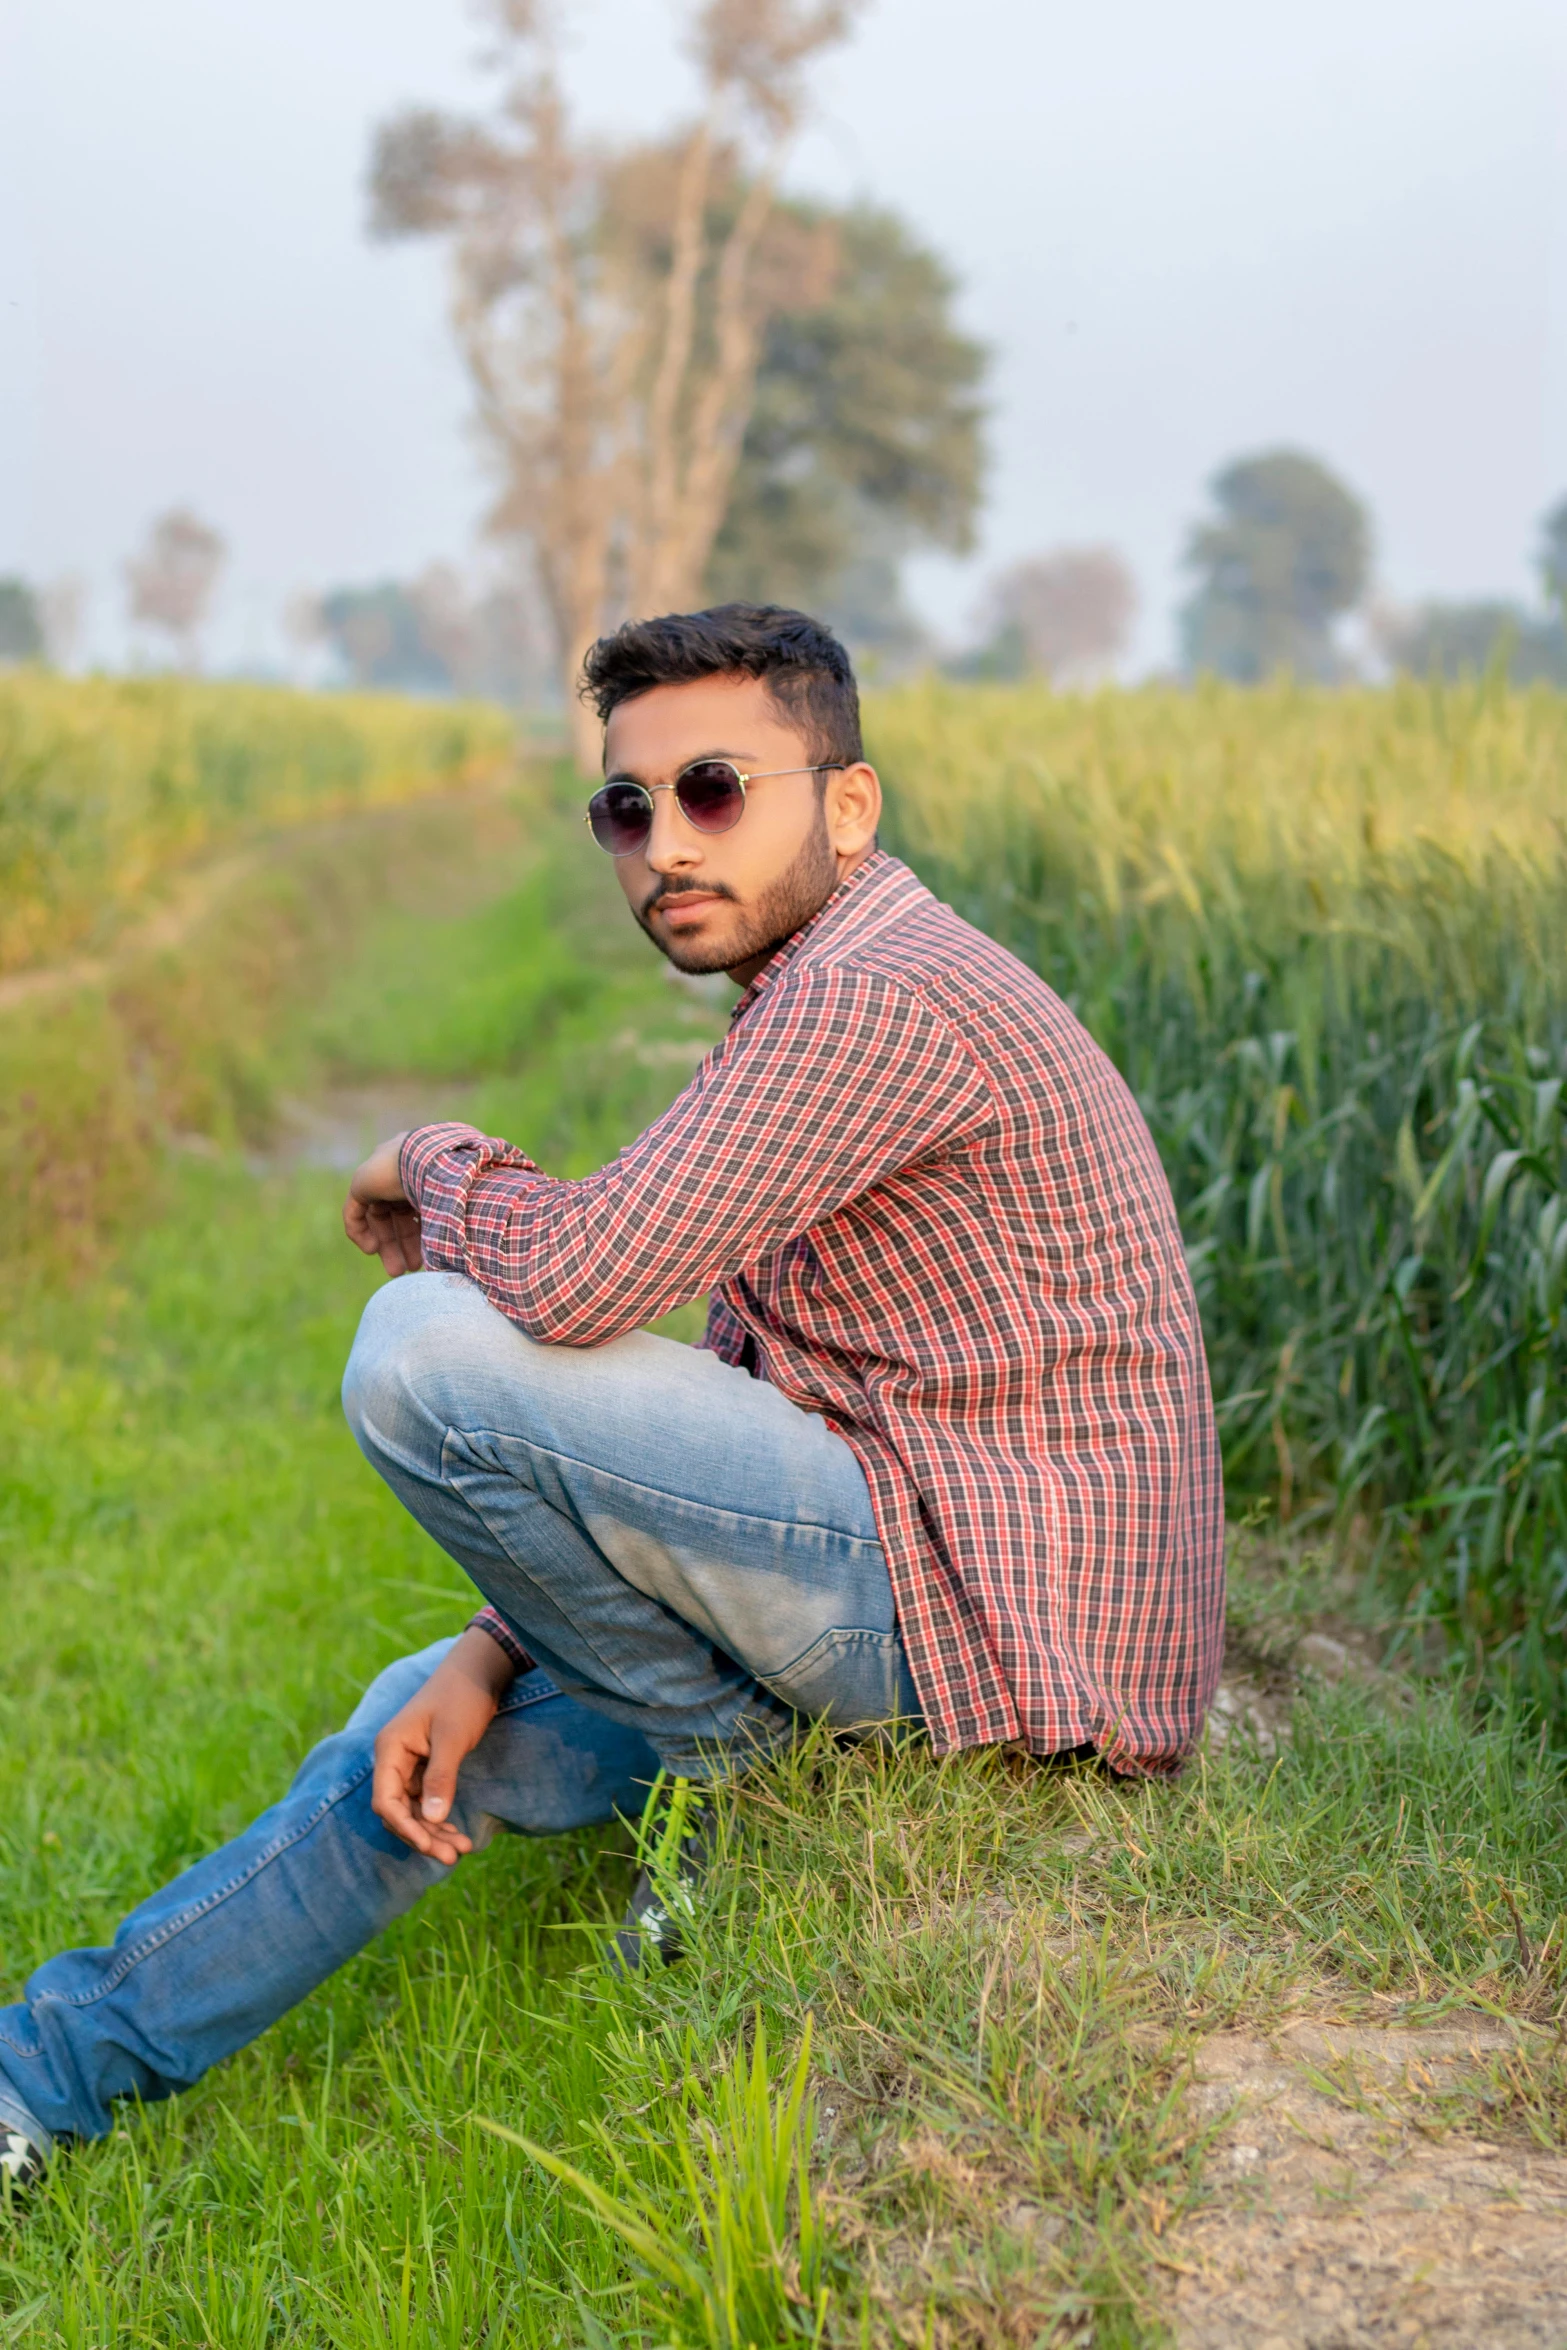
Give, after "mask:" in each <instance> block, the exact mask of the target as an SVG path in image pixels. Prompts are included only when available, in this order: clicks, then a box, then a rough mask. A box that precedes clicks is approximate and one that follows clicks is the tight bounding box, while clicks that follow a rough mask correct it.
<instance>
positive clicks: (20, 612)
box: [0, 579, 44, 661]
mask: <svg viewBox="0 0 1567 2350" xmlns="http://www.w3.org/2000/svg"><path fill="white" fill-rule="evenodd" d="M43 656H44V624H43V615H42V613H41V612H40V611H39V609H38V598H37V597H36V596H35V595H34V593H33V591H32V589H31V588H30V587H29V586H28V585H27V582H26V581H25V580H23V579H0V661H41V660H42V659H43Z"/></svg>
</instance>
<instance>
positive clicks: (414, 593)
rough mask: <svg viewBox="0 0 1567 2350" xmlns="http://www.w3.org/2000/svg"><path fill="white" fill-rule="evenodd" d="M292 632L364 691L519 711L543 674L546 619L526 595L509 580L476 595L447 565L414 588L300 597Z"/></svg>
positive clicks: (388, 586) (388, 585) (395, 584)
mask: <svg viewBox="0 0 1567 2350" xmlns="http://www.w3.org/2000/svg"><path fill="white" fill-rule="evenodd" d="M286 626H287V627H288V630H289V633H290V634H291V635H292V636H293V637H294V638H295V639H296V640H297V641H298V642H299V643H300V644H302V645H309V644H313V643H314V644H320V643H325V644H327V645H328V646H330V648H331V650H332V653H333V654H334V656H335V658H336V661H337V664H338V667H339V669H340V670H341V672H342V674H343V675H344V676H345V677H346V678H347V679H348V680H349V682H350V683H351V684H353V685H356V686H361V687H376V686H379V687H386V688H390V689H394V690H397V691H401V692H405V693H426V694H450V693H459V694H485V695H490V696H493V697H495V698H496V699H498V700H501V701H510V702H519V701H521V700H522V699H523V698H524V695H525V694H526V693H527V692H529V691H534V690H537V686H538V683H539V680H540V675H541V670H542V668H543V664H542V663H541V661H540V659H539V642H538V639H539V616H538V614H537V611H536V609H535V608H534V604H533V601H532V600H531V599H530V598H529V597H528V596H527V595H526V593H525V591H524V590H523V588H522V587H520V586H519V585H518V584H517V583H516V582H514V581H512V580H509V579H508V580H501V581H497V582H495V583H493V584H492V585H490V586H489V587H488V588H486V589H484V590H482V591H479V592H477V593H476V592H474V591H472V590H471V589H470V587H469V586H468V584H467V583H466V582H465V581H464V580H463V579H462V578H460V577H459V575H458V573H457V572H456V571H454V570H453V569H452V567H451V566H450V565H449V564H446V563H432V564H430V565H429V566H428V567H427V568H426V569H425V570H424V571H422V572H421V573H420V575H419V577H418V578H417V579H414V580H409V581H407V582H403V581H401V580H393V579H387V580H382V581H380V582H379V583H378V584H377V585H376V586H374V587H340V588H333V589H331V590H330V591H329V592H328V593H327V594H326V595H323V596H312V597H303V598H296V599H295V601H294V603H293V604H292V605H291V606H290V608H289V612H288V615H287V618H286Z"/></svg>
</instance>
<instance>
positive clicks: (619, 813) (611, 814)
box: [588, 783, 653, 857]
mask: <svg viewBox="0 0 1567 2350" xmlns="http://www.w3.org/2000/svg"><path fill="white" fill-rule="evenodd" d="M588 826H589V829H590V830H591V832H592V834H593V837H594V839H595V840H596V841H597V842H598V845H599V847H600V848H601V849H608V851H609V853H610V855H611V856H612V857H629V856H631V855H632V854H633V853H634V852H635V851H636V850H637V849H645V848H646V847H647V841H648V834H649V833H650V832H651V831H652V829H653V803H652V801H651V800H650V799H649V798H648V796H647V793H646V792H645V791H644V790H643V789H642V787H641V785H640V784H636V783H606V784H604V785H602V786H601V787H600V789H599V790H598V791H596V792H595V793H594V794H593V797H592V799H591V800H589V802H588Z"/></svg>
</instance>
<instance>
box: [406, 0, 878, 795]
mask: <svg viewBox="0 0 1567 2350" xmlns="http://www.w3.org/2000/svg"><path fill="white" fill-rule="evenodd" d="M852 5H853V0H702V4H701V5H699V6H697V7H696V9H695V13H694V17H693V21H692V26H691V38H690V46H691V49H692V53H693V55H694V57H695V60H696V64H697V68H698V72H699V75H700V78H701V84H702V93H703V105H702V112H701V115H700V117H699V119H698V120H697V121H696V123H695V124H693V125H692V126H691V127H690V128H689V129H688V130H686V131H685V132H684V133H683V134H682V135H681V136H680V137H678V138H677V139H675V140H673V141H671V142H667V143H664V144H661V145H651V146H648V147H644V148H639V149H636V150H633V151H631V152H619V153H616V152H609V151H605V150H602V149H594V148H591V147H589V146H588V145H586V144H585V143H584V142H583V141H582V140H580V139H578V138H577V137H576V136H575V135H574V134H573V131H572V127H571V125H570V122H569V120H568V117H567V113H566V108H565V103H564V99H563V95H562V90H561V83H560V76H559V73H558V71H557V67H556V61H555V56H554V52H553V48H552V45H551V41H550V39H549V36H548V30H547V28H546V27H545V26H544V24H543V23H542V21H541V17H540V14H539V12H538V10H537V8H536V7H535V5H534V0H487V14H488V15H489V16H490V18H491V21H492V24H493V27H494V33H495V45H494V49H493V52H492V55H493V62H494V66H495V71H496V73H497V76H498V79H499V82H500V91H499V96H498V100H497V104H496V106H495V108H494V110H493V112H492V114H491V115H490V116H489V117H488V119H486V120H484V121H472V120H459V119H454V118H451V117H448V116H443V115H439V114H434V113H431V112H428V111H426V110H418V111H414V112H411V113H406V114H403V115H401V116H399V117H397V118H395V119H394V120H392V121H390V122H388V123H385V124H383V125H382V126H381V128H380V130H379V131H378V133H377V135H376V139H375V146H374V152H373V158H372V166H371V185H372V191H373V198H374V205H373V217H372V231H373V233H375V234H377V235H380V236H386V237H395V236H418V235H432V234H433V235H440V236H444V237H445V238H446V239H447V240H448V243H449V246H450V251H451V257H452V268H453V320H454V324H455V327H456V332H457V336H458V340H459V343H460V345H461V348H462V351H463V354H464V357H465V359H466V361H467V364H468V368H469V372H470V375H471V377H472V380H473V384H474V388H475V392H476V395H477V401H478V414H479V422H480V425H481V428H482V430H483V432H484V435H485V437H486V440H487V441H488V444H489V447H490V450H491V453H492V455H493V457H494V459H495V461H496V466H497V471H498V474H499V477H500V494H499V497H498V499H497V501H496V505H495V509H494V512H493V516H492V525H493V527H494V528H495V529H496V530H497V531H498V532H500V533H502V534H503V535H511V536H514V537H516V538H517V539H519V540H521V541H523V542H525V544H526V545H527V546H528V547H529V548H530V550H531V552H532V554H533V557H534V559H535V561H536V564H537V567H538V572H539V577H540V580H541V583H542V586H543V589H544V593H545V596H546V599H547V601H548V603H549V606H550V609H551V612H552V615H553V618H554V623H555V628H556V633H557V636H558V639H559V646H560V653H561V659H562V667H563V671H564V676H565V682H566V691H567V701H568V707H569V708H570V709H571V711H572V712H573V716H574V719H575V721H576V724H575V729H574V735H575V747H576V751H577V756H578V759H579V762H580V763H581V764H583V765H584V766H588V765H591V764H592V763H593V762H594V760H596V757H597V750H598V737H597V729H596V727H595V726H594V724H593V723H592V721H591V720H590V718H589V717H588V714H587V713H586V712H585V711H584V710H583V709H582V707H581V705H580V704H579V702H578V701H577V698H576V693H575V680H576V675H577V672H578V669H579V667H580V664H581V660H582V656H583V654H584V652H585V651H586V649H587V647H588V645H589V644H590V643H591V641H592V640H593V638H594V637H595V636H596V635H597V634H598V633H599V632H600V630H601V629H602V628H603V627H604V625H605V623H606V621H607V620H608V619H609V618H610V617H611V616H612V614H613V613H614V612H615V611H616V610H617V609H618V610H624V609H630V610H633V611H638V612H653V611H660V610H668V609H671V608H675V607H679V606H682V605H690V604H693V603H695V602H696V601H697V600H698V599H699V597H700V593H701V585H702V579H703V574H704V572H705V570H706V567H707V561H708V557H709V554H710V552H711V549H712V546H713V541H714V539H715V537H716V536H717V533H718V529H719V526H720V524H721V522H722V521H723V517H724V511H725V508H726V507H727V505H728V502H729V495H730V489H731V486H732V483H733V480H734V475H735V469H736V466H737V464H738V462H739V458H740V451H741V446H742V442H743V439H744V435H745V430H746V426H747V423H748V421H749V418H750V414H751V406H752V400H753V395H754V390H755V381H756V368H757V361H758V357H759V352H760V345H761V339H762V335H763V333H764V331H765V329H766V326H767V323H768V320H769V319H770V318H771V317H773V316H774V315H776V314H777V312H779V311H780V310H782V309H787V308H789V307H791V306H799V305H802V304H809V303H812V302H819V301H820V300H821V299H822V297H823V295H824V293H825V290H826V285H827V282H828V279H829V277H830V273H831V268H832V264H833V258H834V257H833V254H832V251H831V247H830V241H829V240H828V239H827V238H826V237H824V236H822V235H818V234H810V233H802V230H801V227H800V224H799V223H798V222H797V221H795V220H794V219H792V218H791V217H790V216H789V215H788V213H787V212H785V211H783V210H782V209H781V208H780V207H779V206H778V205H777V203H776V200H775V189H776V185H777V178H778V172H779V169H780V166H781V163H782V159H783V155H784V151H785V149H786V147H787V144H788V142H789V139H790V137H791V135H792V133H793V131H794V129H795V127H796V125H797V123H798V122H799V119H800V116H801V113H802V110H803V104H804V91H803V75H804V70H805V68H806V66H807V65H808V64H809V63H810V61H811V60H812V59H813V58H814V57H815V56H816V55H817V54H818V53H819V52H820V51H821V50H823V49H824V48H826V47H827V46H828V45H830V44H831V43H833V42H835V41H837V40H839V39H840V38H841V37H842V36H843V34H844V32H845V31H846V29H847V26H848V22H849V16H850V12H851V7H852ZM742 158H743V159H744V164H743V168H742V160H741V159H742Z"/></svg>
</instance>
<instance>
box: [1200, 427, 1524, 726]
mask: <svg viewBox="0 0 1567 2350" xmlns="http://www.w3.org/2000/svg"><path fill="white" fill-rule="evenodd" d="M1210 491H1211V496H1212V499H1213V508H1214V511H1213V513H1212V514H1211V516H1210V517H1209V518H1208V519H1207V520H1205V521H1204V522H1202V523H1200V524H1199V525H1198V527H1197V528H1196V529H1195V530H1194V531H1193V533H1192V535H1191V538H1190V540H1189V541H1188V544H1187V550H1186V565H1187V568H1188V570H1189V571H1190V572H1191V573H1192V574H1193V576H1194V588H1193V593H1192V595H1191V597H1190V599H1189V600H1188V602H1187V603H1186V605H1185V606H1184V608H1183V610H1182V613H1181V636H1182V653H1183V657H1184V666H1185V668H1186V669H1187V671H1188V672H1189V673H1191V674H1194V675H1196V674H1201V673H1202V672H1203V671H1208V672H1211V673H1213V674H1214V675H1217V676H1220V677H1229V678H1234V679H1237V680H1238V681H1240V682H1241V683H1242V684H1252V683H1255V682H1256V681H1258V680H1259V679H1261V678H1264V677H1268V676H1271V675H1273V674H1274V673H1275V672H1277V671H1280V670H1289V671H1291V672H1293V674H1294V675H1296V676H1298V677H1306V678H1315V679H1318V680H1321V681H1323V682H1327V683H1332V682H1335V681H1337V680H1339V679H1342V678H1344V677H1347V676H1349V675H1351V674H1354V672H1355V669H1356V666H1357V664H1356V663H1355V661H1354V660H1353V658H1352V656H1351V654H1350V653H1349V652H1348V650H1347V649H1346V647H1345V644H1344V641H1343V637H1342V634H1341V627H1342V623H1343V622H1344V621H1346V620H1347V619H1348V618H1349V617H1350V616H1351V615H1352V614H1354V613H1356V612H1362V613H1363V614H1364V616H1365V619H1366V622H1367V634H1368V638H1369V646H1370V650H1371V652H1372V653H1373V654H1374V655H1375V656H1376V657H1378V658H1379V659H1380V660H1381V661H1382V662H1383V663H1385V664H1386V666H1387V667H1388V668H1390V669H1394V670H1401V671H1405V672H1408V673H1411V674H1413V675H1416V676H1427V677H1459V676H1463V675H1467V674H1473V673H1475V672H1478V671H1482V670H1487V669H1495V670H1498V671H1500V672H1501V673H1502V674H1504V675H1506V676H1508V677H1510V678H1511V679H1512V680H1513V681H1514V682H1515V683H1518V684H1526V683H1529V682H1531V681H1534V680H1545V681H1548V682H1551V683H1554V684H1558V685H1567V499H1563V500H1562V501H1561V502H1560V503H1559V504H1558V505H1557V506H1555V507H1553V509H1552V510H1551V512H1550V513H1549V514H1547V515H1546V516H1545V518H1544V521H1543V522H1542V524H1541V537H1540V547H1539V556H1538V572H1539V579H1540V587H1541V595H1542V602H1541V605H1540V607H1539V608H1537V609H1529V608H1527V607H1525V606H1523V605H1520V604H1517V603H1511V602H1506V601H1503V600H1498V599H1489V600H1483V601H1477V602H1468V603H1443V602H1436V601H1432V602H1425V603H1421V604H1418V605H1416V606H1414V607H1413V608H1412V609H1408V610H1402V609H1399V608H1397V607H1393V606H1390V605H1387V604H1385V603H1373V604H1371V605H1370V606H1369V608H1368V605H1367V597H1368V591H1369V588H1370V582H1371V554H1372V532H1371V520H1370V516H1369V514H1368V512H1367V510H1366V507H1365V506H1364V504H1363V503H1362V501H1361V500H1360V499H1359V498H1357V497H1356V496H1355V494H1354V492H1353V491H1352V490H1350V489H1349V488H1348V487H1347V486H1346V485H1345V484H1344V483H1343V482H1341V481H1340V480H1338V478H1337V477H1336V476H1335V475H1334V474H1332V473H1331V472H1330V471H1329V470H1328V468H1327V467H1326V466H1325V465H1323V464H1322V463H1320V462H1319V460H1318V459H1316V458H1314V457H1309V456H1306V455H1303V454H1302V453H1301V452H1300V451H1298V450H1293V449H1275V450H1272V451H1269V452H1267V453H1265V454H1263V455H1260V456H1256V457H1247V458H1242V459H1239V460H1238V461H1236V462H1235V463H1233V464H1230V465H1227V466H1226V467H1224V469H1223V470H1222V471H1221V472H1220V473H1218V474H1216V475H1215V477H1214V479H1213V482H1212V483H1211V485H1210Z"/></svg>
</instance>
